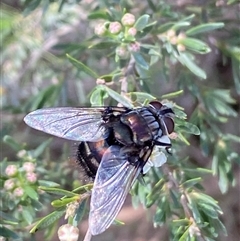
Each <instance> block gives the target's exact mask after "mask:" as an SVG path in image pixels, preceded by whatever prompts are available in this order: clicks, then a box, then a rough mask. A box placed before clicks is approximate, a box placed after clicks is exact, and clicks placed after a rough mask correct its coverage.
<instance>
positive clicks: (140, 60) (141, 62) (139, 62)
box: [132, 52, 149, 70]
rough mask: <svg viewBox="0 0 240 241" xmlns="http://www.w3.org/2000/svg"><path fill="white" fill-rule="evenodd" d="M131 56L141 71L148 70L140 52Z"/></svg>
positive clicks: (147, 65)
mask: <svg viewBox="0 0 240 241" xmlns="http://www.w3.org/2000/svg"><path fill="white" fill-rule="evenodd" d="M132 56H133V58H134V59H135V61H136V64H137V65H139V66H140V67H142V68H143V69H146V70H148V69H149V64H148V63H147V62H146V61H145V59H144V58H143V56H142V54H141V53H140V52H132Z"/></svg>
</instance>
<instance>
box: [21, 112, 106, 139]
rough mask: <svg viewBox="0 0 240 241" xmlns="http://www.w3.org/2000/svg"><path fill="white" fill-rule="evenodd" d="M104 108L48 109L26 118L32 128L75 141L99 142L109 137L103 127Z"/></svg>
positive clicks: (30, 114) (32, 113)
mask: <svg viewBox="0 0 240 241" xmlns="http://www.w3.org/2000/svg"><path fill="white" fill-rule="evenodd" d="M103 112H104V108H72V107H62V108H46V109H39V110H36V111H33V112H31V113H29V114H28V115H27V116H25V118H24V121H25V123H26V124H27V125H29V126H30V127H32V128H34V129H37V130H40V131H43V132H46V133H48V134H51V135H54V136H58V137H61V138H65V139H69V140H74V141H98V140H101V139H104V138H106V137H107V136H108V129H107V128H106V127H105V126H104V125H103V123H104V122H103V120H102V115H103Z"/></svg>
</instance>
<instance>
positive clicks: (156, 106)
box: [149, 100, 163, 110]
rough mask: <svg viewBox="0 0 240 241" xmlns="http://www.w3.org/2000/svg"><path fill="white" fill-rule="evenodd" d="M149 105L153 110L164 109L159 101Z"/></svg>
mask: <svg viewBox="0 0 240 241" xmlns="http://www.w3.org/2000/svg"><path fill="white" fill-rule="evenodd" d="M149 105H151V106H152V107H153V108H155V109H156V110H160V109H161V108H162V106H163V105H162V103H161V102H159V101H157V100H153V101H151V102H150V103H149Z"/></svg>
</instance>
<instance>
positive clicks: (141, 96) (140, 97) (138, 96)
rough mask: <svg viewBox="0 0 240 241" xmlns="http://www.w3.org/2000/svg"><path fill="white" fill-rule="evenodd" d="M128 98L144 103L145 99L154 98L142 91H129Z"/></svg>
mask: <svg viewBox="0 0 240 241" xmlns="http://www.w3.org/2000/svg"><path fill="white" fill-rule="evenodd" d="M129 95H130V98H131V100H132V101H133V102H139V103H144V102H145V101H146V100H149V101H151V100H155V99H156V98H155V97H154V96H153V95H150V94H148V93H144V92H130V93H129Z"/></svg>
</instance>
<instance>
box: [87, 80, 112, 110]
mask: <svg viewBox="0 0 240 241" xmlns="http://www.w3.org/2000/svg"><path fill="white" fill-rule="evenodd" d="M107 97H108V95H107V93H106V92H104V91H103V88H102V87H101V86H99V85H98V86H96V87H95V88H94V90H93V91H92V93H91V95H90V103H91V105H92V106H103V105H104V99H106V98H107Z"/></svg>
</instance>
